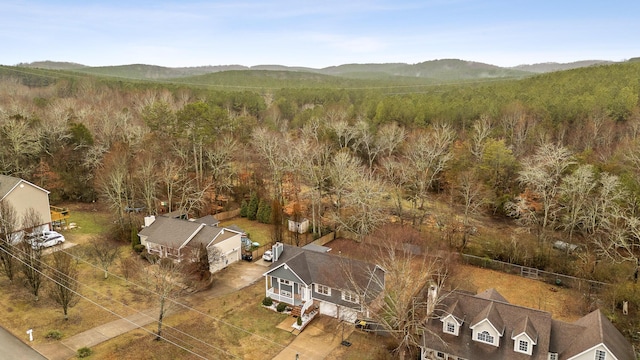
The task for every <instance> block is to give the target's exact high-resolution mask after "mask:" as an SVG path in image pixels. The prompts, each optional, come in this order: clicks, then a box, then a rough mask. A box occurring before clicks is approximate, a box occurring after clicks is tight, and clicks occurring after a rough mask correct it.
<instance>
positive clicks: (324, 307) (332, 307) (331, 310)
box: [320, 301, 338, 317]
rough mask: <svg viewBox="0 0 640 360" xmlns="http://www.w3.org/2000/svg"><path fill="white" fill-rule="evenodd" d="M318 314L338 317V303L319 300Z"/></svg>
mask: <svg viewBox="0 0 640 360" xmlns="http://www.w3.org/2000/svg"><path fill="white" fill-rule="evenodd" d="M320 314H322V315H327V316H331V317H338V305H336V304H332V303H329V302H325V301H320Z"/></svg>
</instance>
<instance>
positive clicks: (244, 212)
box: [240, 200, 249, 217]
mask: <svg viewBox="0 0 640 360" xmlns="http://www.w3.org/2000/svg"><path fill="white" fill-rule="evenodd" d="M248 212H249V204H247V201H246V200H242V204H241V205H240V216H241V217H247V213H248Z"/></svg>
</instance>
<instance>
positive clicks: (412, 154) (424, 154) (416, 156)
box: [406, 124, 455, 225]
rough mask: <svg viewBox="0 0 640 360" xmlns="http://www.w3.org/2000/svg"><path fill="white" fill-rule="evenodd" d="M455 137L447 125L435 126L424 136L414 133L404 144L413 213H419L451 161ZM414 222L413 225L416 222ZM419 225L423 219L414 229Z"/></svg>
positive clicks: (420, 220)
mask: <svg viewBox="0 0 640 360" xmlns="http://www.w3.org/2000/svg"><path fill="white" fill-rule="evenodd" d="M454 138H455V133H454V131H453V130H452V129H451V127H450V126H449V125H446V124H437V125H434V126H433V127H431V128H430V129H429V130H428V131H427V132H424V133H422V132H421V133H416V134H413V136H412V137H411V138H410V140H409V143H408V144H407V152H406V159H407V166H408V169H410V171H411V172H410V178H409V180H410V181H409V182H408V184H409V185H410V189H409V190H410V191H409V193H410V194H411V195H410V196H411V202H412V204H413V207H414V211H417V210H422V211H423V212H424V210H425V209H424V204H425V201H426V199H427V194H428V192H429V190H431V188H432V186H433V185H434V183H435V181H436V180H437V179H438V177H439V176H440V174H441V173H442V171H443V170H444V169H445V168H446V167H447V165H448V163H449V161H450V160H451V158H452V154H451V149H450V147H451V145H452V144H453V140H454ZM416 220H418V219H415V218H414V223H415V222H416ZM421 222H422V217H420V219H419V221H417V224H416V225H419V223H421Z"/></svg>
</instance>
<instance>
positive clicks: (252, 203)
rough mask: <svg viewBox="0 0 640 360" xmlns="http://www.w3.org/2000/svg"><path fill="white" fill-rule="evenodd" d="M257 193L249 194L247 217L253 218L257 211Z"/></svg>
mask: <svg viewBox="0 0 640 360" xmlns="http://www.w3.org/2000/svg"><path fill="white" fill-rule="evenodd" d="M259 201H260V200H259V199H258V194H251V199H250V200H249V205H247V219H249V220H255V219H256V214H257V213H258V202H259Z"/></svg>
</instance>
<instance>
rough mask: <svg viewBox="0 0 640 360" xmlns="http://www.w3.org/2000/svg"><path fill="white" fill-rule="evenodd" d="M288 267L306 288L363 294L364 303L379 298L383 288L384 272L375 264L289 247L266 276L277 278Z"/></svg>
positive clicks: (285, 246) (286, 247)
mask: <svg viewBox="0 0 640 360" xmlns="http://www.w3.org/2000/svg"><path fill="white" fill-rule="evenodd" d="M285 265H286V267H287V268H288V269H290V270H291V271H293V272H294V273H295V274H296V275H297V276H298V277H299V278H300V280H302V281H303V282H304V283H305V284H306V285H311V284H320V285H326V286H329V287H331V288H334V289H340V290H352V291H354V290H363V291H364V292H365V302H367V301H371V300H373V299H374V298H375V297H377V296H378V294H379V293H380V292H381V291H382V288H381V286H380V285H381V284H384V271H383V270H382V268H380V267H379V266H376V265H375V264H371V263H366V262H363V261H359V260H354V259H349V258H345V257H340V256H336V255H330V254H328V253H326V252H317V251H314V250H309V249H305V248H298V247H295V246H290V245H284V249H283V251H282V254H281V255H280V258H279V259H278V260H277V261H274V263H273V264H272V265H271V267H270V270H269V271H267V272H266V273H265V275H273V276H275V274H278V273H279V270H280V269H281V268H283V267H284V266H285Z"/></svg>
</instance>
